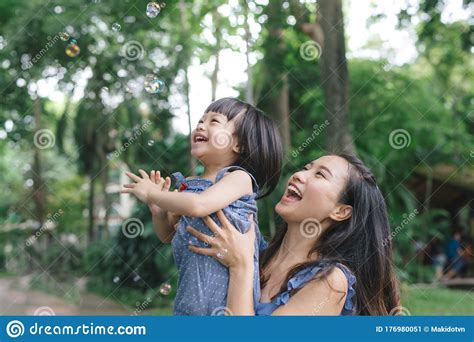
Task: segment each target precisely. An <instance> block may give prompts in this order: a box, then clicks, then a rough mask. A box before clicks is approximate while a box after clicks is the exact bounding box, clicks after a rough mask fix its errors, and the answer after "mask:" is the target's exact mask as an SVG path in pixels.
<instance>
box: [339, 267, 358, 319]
mask: <svg viewBox="0 0 474 342" xmlns="http://www.w3.org/2000/svg"><path fill="white" fill-rule="evenodd" d="M337 267H338V268H339V269H340V270H341V271H342V272H343V273H344V275H345V276H346V278H347V285H348V289H347V296H346V301H345V303H344V307H343V309H342V313H341V315H343V316H348V315H353V314H354V312H355V306H354V302H353V301H354V300H355V298H354V296H355V289H354V285H355V283H356V277H355V275H354V274H353V273H352V272H351V271H350V270H349V269H348V268H347V267H346V266H344V265H343V264H337Z"/></svg>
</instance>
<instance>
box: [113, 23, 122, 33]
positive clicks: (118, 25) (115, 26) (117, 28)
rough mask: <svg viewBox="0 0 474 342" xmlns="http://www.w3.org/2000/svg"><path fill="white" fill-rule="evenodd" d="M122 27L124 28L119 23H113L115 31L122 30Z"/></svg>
mask: <svg viewBox="0 0 474 342" xmlns="http://www.w3.org/2000/svg"><path fill="white" fill-rule="evenodd" d="M121 28H122V26H120V24H119V23H113V24H112V30H113V31H115V32H118V31H120V29H121Z"/></svg>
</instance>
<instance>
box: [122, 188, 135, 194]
mask: <svg viewBox="0 0 474 342" xmlns="http://www.w3.org/2000/svg"><path fill="white" fill-rule="evenodd" d="M120 193H121V194H131V193H133V189H127V188H125V189H122V190H120Z"/></svg>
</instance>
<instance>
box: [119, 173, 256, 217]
mask: <svg viewBox="0 0 474 342" xmlns="http://www.w3.org/2000/svg"><path fill="white" fill-rule="evenodd" d="M139 172H140V174H141V176H142V178H140V177H139V176H137V175H135V174H133V173H130V172H127V173H126V174H127V176H128V177H129V178H130V179H132V180H133V181H134V182H135V183H132V184H125V185H124V188H123V189H122V191H121V192H122V193H131V194H133V195H135V196H137V198H138V199H140V200H142V201H145V202H151V203H154V204H156V205H158V206H159V207H160V208H162V209H164V210H167V211H171V212H173V213H176V214H179V215H187V216H193V217H203V216H206V215H210V214H212V213H214V212H216V211H217V210H220V209H223V208H225V207H227V206H228V205H229V204H231V203H232V202H234V201H236V200H238V199H239V198H240V197H242V196H244V195H246V194H251V193H252V192H253V190H252V180H251V179H250V176H249V175H248V174H247V173H246V172H244V171H241V170H237V171H233V172H230V173H228V174H226V175H225V176H224V177H223V178H222V180H220V181H219V182H217V183H215V184H214V185H212V186H211V187H209V188H208V189H206V190H205V191H203V192H201V193H190V192H163V191H160V189H158V188H157V187H156V186H155V184H154V183H153V182H151V181H150V179H149V177H148V175H147V173H146V172H145V171H143V170H139Z"/></svg>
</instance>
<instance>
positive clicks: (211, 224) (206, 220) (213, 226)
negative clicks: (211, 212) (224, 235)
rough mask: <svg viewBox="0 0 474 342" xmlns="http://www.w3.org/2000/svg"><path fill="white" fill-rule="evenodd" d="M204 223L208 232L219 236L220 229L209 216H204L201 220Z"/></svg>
mask: <svg viewBox="0 0 474 342" xmlns="http://www.w3.org/2000/svg"><path fill="white" fill-rule="evenodd" d="M202 220H203V221H204V223H205V224H206V225H207V226H208V227H209V229H210V230H212V232H213V233H214V234H216V235H219V234H220V233H219V230H220V229H221V228H220V227H219V226H218V225H217V223H215V222H214V220H213V219H212V218H211V217H210V216H205V217H203V218H202Z"/></svg>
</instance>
